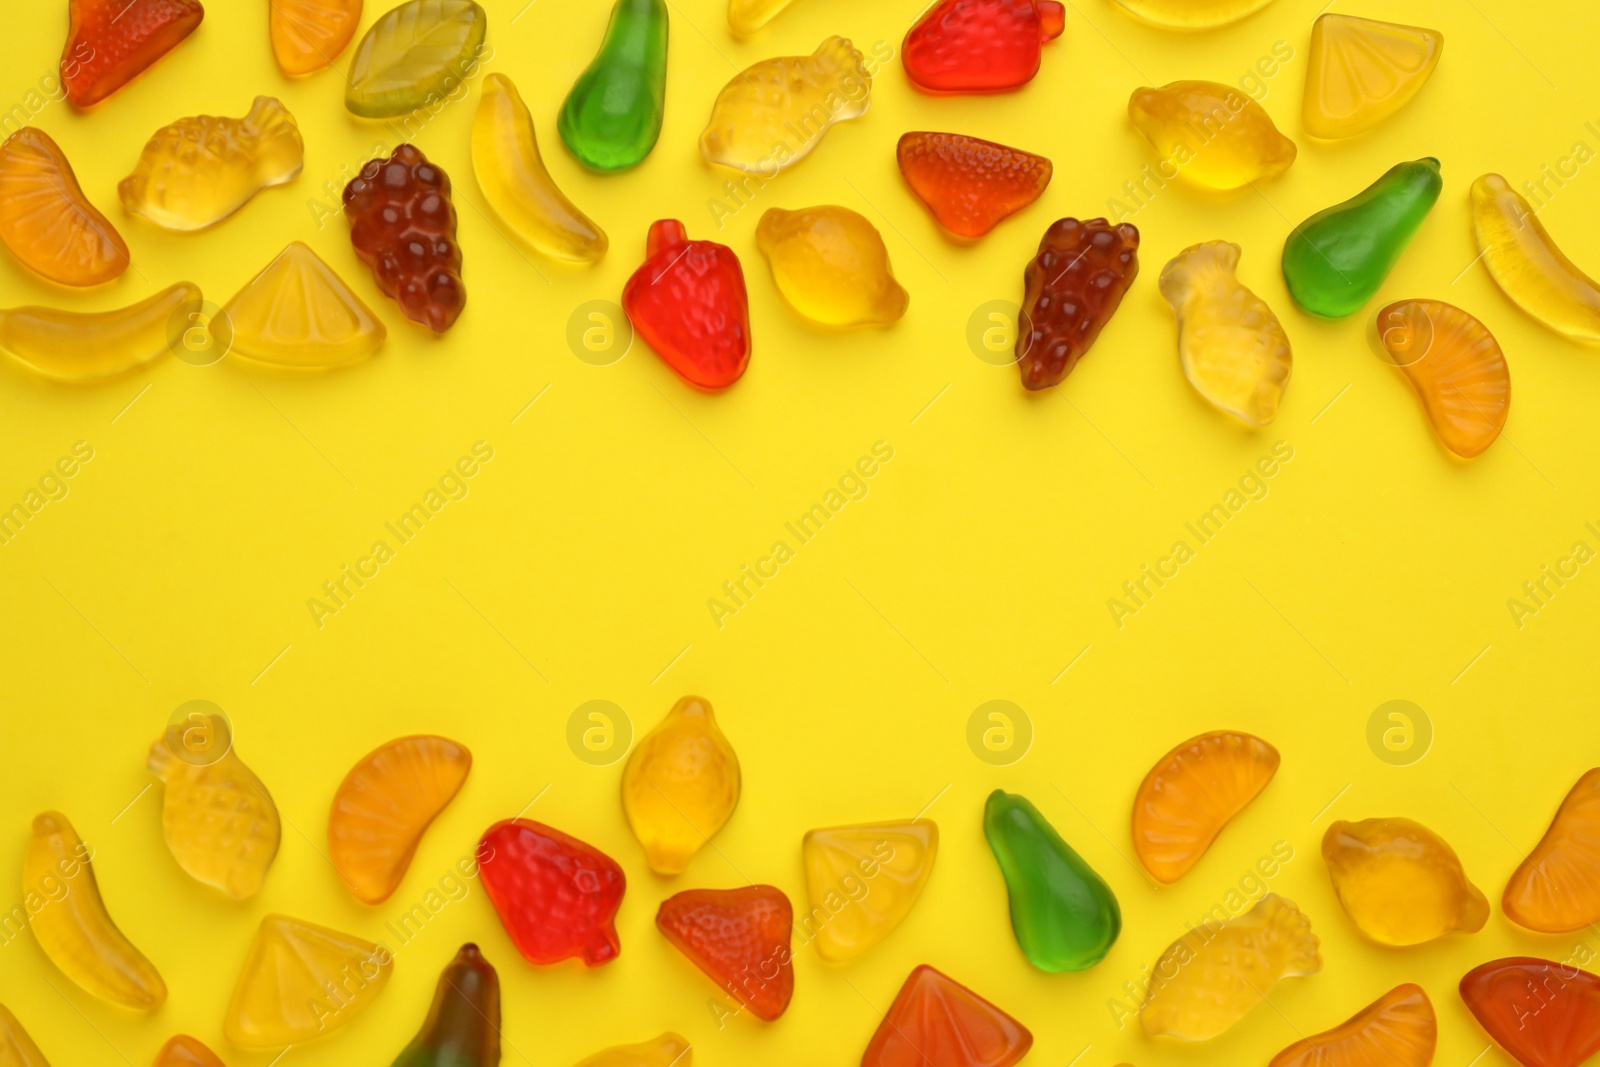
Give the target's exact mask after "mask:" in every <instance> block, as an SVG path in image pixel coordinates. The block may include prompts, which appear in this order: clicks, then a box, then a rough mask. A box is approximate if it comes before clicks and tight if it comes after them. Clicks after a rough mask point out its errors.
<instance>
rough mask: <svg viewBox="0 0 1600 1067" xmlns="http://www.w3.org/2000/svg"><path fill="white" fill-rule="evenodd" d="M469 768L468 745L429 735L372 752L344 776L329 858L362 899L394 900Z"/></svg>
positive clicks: (371, 901) (335, 809)
mask: <svg viewBox="0 0 1600 1067" xmlns="http://www.w3.org/2000/svg"><path fill="white" fill-rule="evenodd" d="M471 767H472V753H470V752H468V751H467V750H466V748H465V747H464V746H462V745H458V744H457V743H456V742H454V741H451V740H450V739H449V738H447V737H430V736H426V735H423V736H417V737H402V738H399V739H398V740H394V741H390V742H389V743H388V744H386V745H383V746H380V747H379V748H376V749H374V750H373V751H371V752H369V753H367V755H366V756H364V757H363V758H362V760H361V762H360V763H357V764H356V765H355V766H354V767H353V768H351V770H350V773H349V774H347V775H345V776H344V781H343V782H341V783H340V785H339V791H338V792H337V793H335V794H334V797H333V814H332V815H330V816H329V817H328V845H329V858H331V859H332V860H333V865H334V867H336V868H338V871H339V874H340V875H341V876H343V878H344V880H345V884H347V885H348V886H349V887H350V891H351V892H352V893H354V894H355V895H356V899H358V900H360V901H363V902H364V903H367V904H380V903H382V902H383V901H385V900H388V899H389V895H390V894H391V893H393V892H394V891H395V888H396V887H397V886H399V885H400V879H401V878H403V877H405V873H406V868H407V867H409V866H410V865H411V857H412V855H413V854H415V852H416V851H417V843H418V842H419V841H421V840H422V834H423V832H424V831H425V830H427V829H428V826H429V825H430V824H431V823H432V822H433V820H434V819H435V818H436V817H437V816H438V814H439V812H441V811H443V810H444V807H445V805H446V804H448V803H450V801H451V799H452V798H454V797H455V795H456V793H457V791H459V790H460V788H461V783H462V782H464V781H466V778H467V771H468V770H469V769H471Z"/></svg>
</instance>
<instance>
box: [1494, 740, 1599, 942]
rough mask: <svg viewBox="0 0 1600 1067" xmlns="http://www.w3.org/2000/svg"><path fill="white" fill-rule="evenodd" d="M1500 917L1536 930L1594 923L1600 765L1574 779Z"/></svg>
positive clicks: (1509, 887) (1516, 876)
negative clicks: (1576, 781)
mask: <svg viewBox="0 0 1600 1067" xmlns="http://www.w3.org/2000/svg"><path fill="white" fill-rule="evenodd" d="M1500 906H1501V907H1502V908H1504V909H1505V913H1506V918H1508V919H1510V920H1511V921H1512V922H1514V923H1516V924H1517V925H1518V926H1525V927H1527V928H1528V929H1529V930H1537V931H1539V932H1540V933H1542V934H1564V933H1567V932H1568V931H1570V930H1581V929H1583V928H1584V927H1585V926H1589V925H1592V924H1593V923H1596V922H1600V767H1596V768H1594V769H1593V770H1591V771H1589V772H1588V773H1586V774H1585V775H1584V776H1583V777H1582V778H1579V779H1578V784H1577V785H1575V786H1573V787H1572V792H1570V793H1568V794H1567V797H1566V799H1565V800H1563V801H1562V802H1561V807H1559V808H1557V809H1556V817H1555V818H1554V819H1553V820H1551V822H1550V828H1549V829H1548V830H1546V831H1545V832H1544V836H1543V837H1541V838H1540V839H1539V843H1538V844H1537V845H1535V846H1533V851H1532V852H1530V853H1529V854H1528V858H1527V859H1525V860H1523V861H1522V864H1521V865H1520V866H1519V867H1517V869H1516V872H1515V873H1513V874H1512V875H1511V881H1509V882H1507V883H1506V892H1505V896H1503V897H1502V898H1501V900H1500Z"/></svg>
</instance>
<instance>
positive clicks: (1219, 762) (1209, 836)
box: [1133, 730, 1279, 883]
mask: <svg viewBox="0 0 1600 1067" xmlns="http://www.w3.org/2000/svg"><path fill="white" fill-rule="evenodd" d="M1278 761H1279V756H1278V750H1277V749H1275V748H1273V747H1272V746H1271V745H1269V744H1267V743H1266V742H1265V741H1263V740H1261V738H1259V737H1254V736H1252V735H1250V734H1244V733H1237V732H1234V731H1230V730H1218V731H1215V732H1213V733H1209V734H1201V735H1200V736H1199V737H1191V738H1190V739H1189V740H1187V741H1185V742H1184V743H1183V744H1181V745H1179V746H1178V747H1177V748H1175V749H1173V750H1172V751H1171V752H1168V753H1167V754H1166V755H1165V756H1163V757H1161V759H1160V760H1159V761H1158V762H1157V763H1156V765H1155V766H1154V767H1152V768H1150V773H1149V774H1147V775H1145V776H1144V781H1143V782H1141V783H1140V784H1139V791H1138V793H1136V794H1135V795H1134V798H1133V850H1134V851H1135V852H1136V853H1138V855H1139V862H1140V863H1142V864H1144V868H1145V870H1147V871H1149V872H1150V873H1151V874H1152V875H1153V876H1154V877H1155V878H1156V880H1158V881H1161V882H1166V883H1172V882H1176V881H1177V880H1178V879H1179V878H1182V877H1183V876H1184V874H1185V873H1186V872H1187V871H1188V870H1189V868H1190V867H1193V866H1194V865H1195V864H1196V863H1197V862H1199V860H1200V857H1201V856H1203V855H1205V852H1206V849H1208V848H1210V847H1211V842H1213V841H1215V840H1216V838H1217V834H1219V833H1221V832H1222V828H1223V827H1224V826H1226V825H1228V821H1229V820H1230V819H1232V818H1233V817H1234V816H1235V815H1237V814H1239V812H1241V811H1243V810H1244V807H1245V805H1247V804H1249V803H1250V802H1251V801H1252V800H1254V799H1255V798H1256V794H1257V793H1260V792H1261V790H1263V789H1265V788H1266V786H1267V783H1268V782H1270V781H1272V776H1273V775H1274V774H1276V773H1277V771H1278Z"/></svg>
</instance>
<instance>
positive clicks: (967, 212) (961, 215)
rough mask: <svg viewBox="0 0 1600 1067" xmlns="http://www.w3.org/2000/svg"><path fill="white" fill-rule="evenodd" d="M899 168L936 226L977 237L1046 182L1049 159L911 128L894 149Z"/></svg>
mask: <svg viewBox="0 0 1600 1067" xmlns="http://www.w3.org/2000/svg"><path fill="white" fill-rule="evenodd" d="M895 158H896V159H897V160H898V161H899V163H900V173H901V174H902V175H904V176H905V179H906V184H908V185H910V186H911V191H912V192H914V193H916V194H917V197H918V198H919V199H920V200H921V201H922V202H923V203H924V204H927V205H928V210H930V211H932V212H933V217H934V218H935V219H936V220H938V223H939V225H940V226H943V227H944V228H945V229H947V230H949V231H950V232H951V233H953V234H957V235H959V236H961V237H982V236H983V235H984V234H986V233H988V232H989V231H990V230H992V229H994V227H995V224H996V223H998V222H999V221H1000V220H1001V219H1003V218H1005V217H1006V216H1007V215H1011V214H1013V213H1015V212H1018V211H1021V210H1022V209H1023V208H1025V207H1027V206H1028V205H1029V204H1031V203H1033V202H1034V201H1035V200H1037V199H1039V195H1040V194H1041V193H1043V192H1044V190H1045V186H1047V185H1049V184H1050V174H1051V166H1050V161H1049V160H1048V159H1046V158H1044V157H1043V156H1036V155H1034V154H1033V153H1032V152H1024V151H1022V149H1020V148H1008V147H1007V146H1005V145H1003V144H995V143H994V142H993V141H984V140H980V139H979V138H977V137H966V136H963V135H962V134H959V133H924V132H920V131H919V132H915V133H908V134H905V135H903V136H902V137H901V138H900V144H899V145H898V146H897V147H896V148H895Z"/></svg>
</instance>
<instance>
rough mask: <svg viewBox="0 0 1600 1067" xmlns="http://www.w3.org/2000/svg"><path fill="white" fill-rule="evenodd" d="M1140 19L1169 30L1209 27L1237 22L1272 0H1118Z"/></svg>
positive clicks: (1207, 28)
mask: <svg viewBox="0 0 1600 1067" xmlns="http://www.w3.org/2000/svg"><path fill="white" fill-rule="evenodd" d="M1116 3H1117V6H1118V7H1120V8H1122V10H1124V11H1126V12H1127V13H1128V14H1130V15H1132V16H1133V17H1134V18H1136V19H1138V20H1139V21H1141V22H1148V23H1149V24H1150V25H1152V26H1160V27H1161V28H1162V29H1167V30H1209V29H1212V28H1213V27H1216V26H1224V25H1227V24H1228V23H1230V22H1237V21H1238V20H1239V19H1242V18H1244V17H1245V16H1246V15H1253V14H1255V13H1256V12H1257V11H1260V10H1261V9H1262V8H1264V7H1266V6H1267V5H1268V4H1270V3H1272V0H1116Z"/></svg>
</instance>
